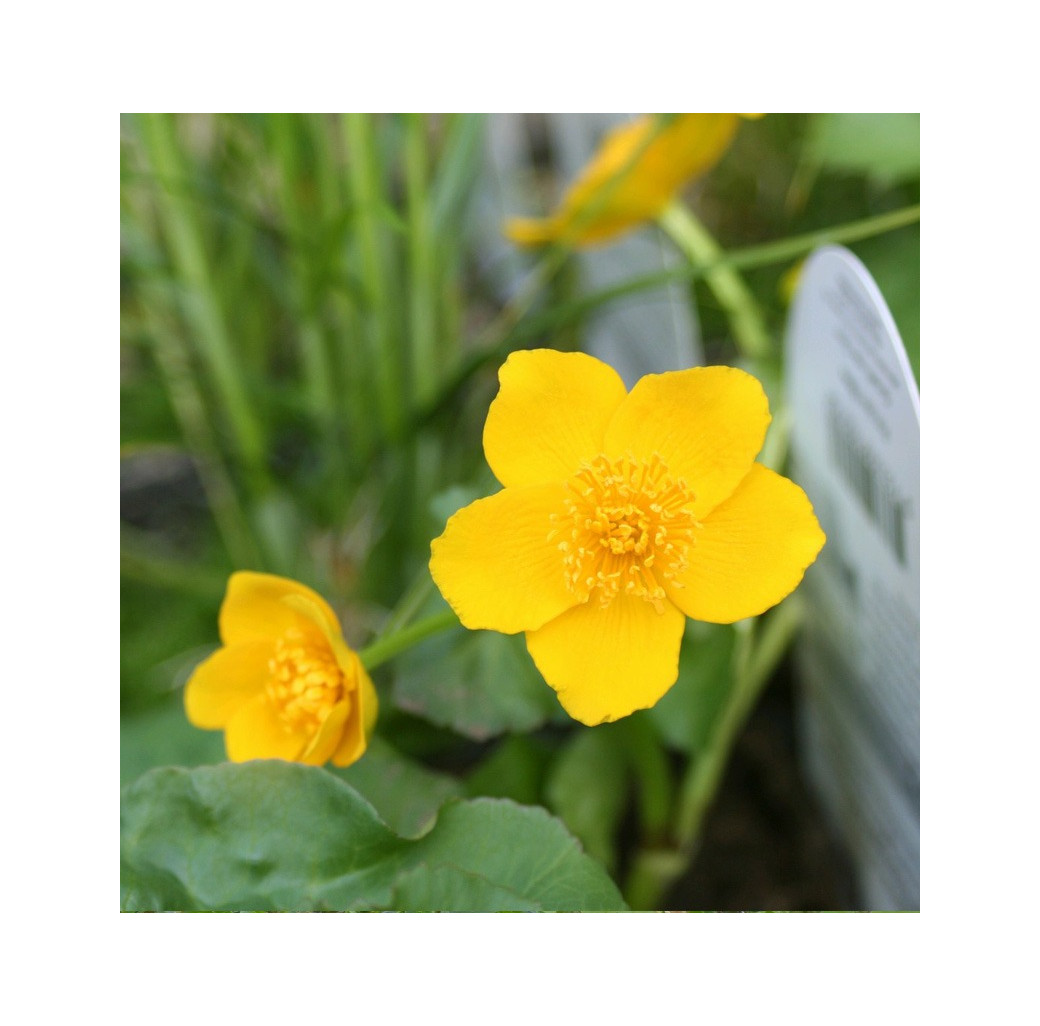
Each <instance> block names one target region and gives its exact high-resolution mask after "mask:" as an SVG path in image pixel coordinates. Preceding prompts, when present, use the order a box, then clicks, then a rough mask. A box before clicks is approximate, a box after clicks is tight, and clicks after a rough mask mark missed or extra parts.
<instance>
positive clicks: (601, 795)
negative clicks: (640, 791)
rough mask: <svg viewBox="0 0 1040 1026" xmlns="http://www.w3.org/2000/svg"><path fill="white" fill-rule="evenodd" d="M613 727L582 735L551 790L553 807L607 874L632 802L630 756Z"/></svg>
mask: <svg viewBox="0 0 1040 1026" xmlns="http://www.w3.org/2000/svg"><path fill="white" fill-rule="evenodd" d="M612 726H613V725H612V724H606V725H604V726H601V727H590V728H586V729H583V730H579V731H577V732H576V733H575V735H574V737H573V738H572V739H571V741H570V742H569V743H568V745H567V747H566V748H565V749H564V750H563V752H562V753H561V755H560V757H559V760H558V761H557V763H556V765H555V767H554V768H553V772H552V774H551V775H550V777H549V782H548V785H547V787H546V798H547V800H548V803H549V808H550V809H552V811H553V812H555V813H556V814H557V815H558V816H559V817H560V818H561V819H562V820H563V821H564V823H566V824H567V827H568V829H569V830H570V831H571V832H572V833H573V834H574V836H575V837H577V838H578V840H579V841H581V843H582V844H583V845H584V846H585V850H586V851H587V852H588V853H589V854H590V855H592V856H593V857H594V858H597V859H599V861H600V862H602V863H603V865H605V866H606V867H607V868H608V869H613V868H614V862H615V850H616V845H615V836H616V834H617V829H618V824H619V823H620V821H621V816H622V814H623V812H624V810H625V799H626V798H627V790H626V786H625V785H626V778H627V771H626V762H627V756H626V752H625V747H624V745H623V744H621V743H620V739H619V738H618V736H617V732H616V731H615V730H613V729H612Z"/></svg>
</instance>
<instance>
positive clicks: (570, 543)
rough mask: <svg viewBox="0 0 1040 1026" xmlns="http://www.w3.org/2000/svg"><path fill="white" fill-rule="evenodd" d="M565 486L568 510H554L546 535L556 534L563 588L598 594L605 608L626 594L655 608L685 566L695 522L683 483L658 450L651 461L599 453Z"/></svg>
mask: <svg viewBox="0 0 1040 1026" xmlns="http://www.w3.org/2000/svg"><path fill="white" fill-rule="evenodd" d="M567 489H568V495H567V498H566V500H565V512H564V513H563V514H554V515H553V517H552V519H553V522H554V527H553V530H552V531H551V532H550V534H549V539H550V540H554V539H555V538H560V541H559V543H558V547H559V550H560V552H561V553H562V554H563V568H564V573H565V574H566V579H567V585H568V587H569V588H570V589H571V590H572V591H575V592H583V593H584V592H587V593H588V594H589V595H590V597H591V596H592V595H594V594H596V595H597V596H598V601H599V603H600V605H601V606H603V607H606V606H609V605H610V603H611V602H612V601H613V600H614V598H615V596H617V595H619V594H624V595H632V596H638V597H640V598H643V599H645V600H646V601H647V602H650V603H651V604H652V605H653V607H654V608H655V609H656V610H657V611H658V612H660V611H661V610H662V608H663V606H662V603H663V601H664V599H665V591H664V588H663V587H662V583H661V582H662V581H669V580H673V579H674V578H675V576H676V575H677V574H681V573H682V572H683V571H684V570H685V569H686V566H687V551H688V549H689V547H690V546H691V545H693V544H694V533H695V531H696V529H697V528H698V527H699V526H700V524H699V523H698V521H697V519H696V518H695V517H694V515H693V513H692V512H691V511H690V508H689V507H690V505H691V504H692V503H693V501H694V499H695V496H694V494H693V492H692V491H691V490H690V487H689V485H688V484H687V483H686V481H685V480H684V479H682V478H679V479H677V480H675V479H673V478H672V477H671V476H670V475H669V473H668V468H667V467H666V466H665V464H664V461H663V460H662V459H661V457H660V456H659V455H658V454H657V453H654V455H653V456H652V457H651V458H650V460H649V462H647V461H645V460H637V459H635V458H633V457H632V456H631V455H625V456H622V457H620V458H619V459H613V460H612V459H609V458H608V457H607V456H605V455H600V456H597V457H596V458H595V459H594V460H591V461H587V462H585V463H583V464H582V466H581V469H580V470H579V471H578V472H577V474H575V475H574V477H572V478H571V479H570V480H569V481H568V482H567ZM673 586H675V587H678V586H679V585H678V584H676V583H675V582H674V581H673Z"/></svg>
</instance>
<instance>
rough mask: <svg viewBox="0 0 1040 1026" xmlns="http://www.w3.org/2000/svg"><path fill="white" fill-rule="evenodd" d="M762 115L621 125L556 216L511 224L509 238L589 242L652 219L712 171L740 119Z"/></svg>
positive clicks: (647, 119) (531, 242) (527, 242)
mask: <svg viewBox="0 0 1040 1026" xmlns="http://www.w3.org/2000/svg"><path fill="white" fill-rule="evenodd" d="M761 116H762V115H761V114H677V115H675V117H674V120H672V121H671V122H669V123H668V124H667V125H665V126H664V127H663V128H661V127H659V125H658V123H657V119H656V118H655V117H654V116H653V115H649V114H648V115H644V116H643V117H640V118H637V119H635V120H634V121H630V122H628V123H627V124H624V125H621V126H619V127H618V128H615V129H613V130H612V131H611V132H609V133H608V134H607V135H606V136H605V137H604V139H603V143H602V145H601V146H600V148H599V150H598V151H597V152H596V154H595V155H594V156H593V158H592V160H591V161H590V162H589V163H588V164H587V165H586V166H585V168H584V170H583V171H582V172H581V174H580V175H579V176H578V177H577V179H576V180H575V181H574V184H573V185H571V187H570V189H569V190H568V191H567V194H566V195H565V196H564V197H563V200H562V201H561V202H560V205H559V207H558V208H557V210H556V211H555V213H553V214H552V215H551V216H550V217H547V218H543V219H524V218H517V219H514V220H512V221H508V222H507V223H506V227H505V232H506V235H508V236H509V238H511V239H512V240H513V241H514V242H517V243H519V244H520V245H523V246H537V245H541V244H544V243H547V242H555V241H561V242H566V243H568V244H570V245H577V246H580V245H590V244H594V243H597V242H604V241H606V240H607V239H610V238H612V237H613V236H615V235H620V234H621V233H622V232H626V231H628V230H629V229H631V228H635V227H636V226H637V225H639V224H642V223H643V222H644V221H650V220H653V219H654V218H655V217H657V216H658V214H660V213H661V212H662V211H663V210H664V209H665V207H667V206H668V204H669V203H671V201H672V200H673V199H674V198H675V195H676V193H678V191H679V190H680V189H681V188H682V187H683V186H684V185H685V184H686V183H687V182H688V181H690V180H691V179H693V178H697V177H699V176H700V175H703V174H705V173H706V172H708V171H710V170H711V168H712V167H714V166H715V164H716V163H717V162H718V160H719V158H720V157H721V156H722V155H723V154H724V153H725V152H726V150H727V149H728V148H729V145H730V143H731V142H732V141H733V137H734V135H736V132H737V125H738V124H739V123H740V118H758V117H761ZM630 164H631V166H629V165H630Z"/></svg>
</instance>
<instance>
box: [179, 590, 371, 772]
mask: <svg viewBox="0 0 1040 1026" xmlns="http://www.w3.org/2000/svg"><path fill="white" fill-rule="evenodd" d="M219 624H220V640H221V641H222V642H223V643H224V647H223V648H220V649H218V650H217V651H216V652H214V654H213V655H211V656H210V657H209V658H208V659H207V660H205V662H203V663H202V664H201V665H199V666H198V667H197V668H196V670H195V672H194V673H193V674H192V676H191V679H190V680H189V681H188V685H187V688H186V690H185V694H184V704H185V708H186V710H187V713H188V719H189V720H191V722H192V723H193V724H194V725H195V726H196V727H204V728H207V729H210V730H220V729H222V730H223V731H224V743H225V745H226V746H227V754H228V758H229V759H231V760H232V761H233V762H244V761H246V760H247V759H285V760H287V761H290V762H305V763H309V764H310V765H313V766H321V765H323V764H324V763H326V762H328V761H329V759H331V760H332V761H333V763H335V765H337V766H349V765H350V764H351V763H352V762H356V761H357V760H358V759H360V758H361V756H362V755H363V754H364V753H365V748H366V746H367V744H368V737H369V735H370V734H371V732H372V728H373V726H374V725H375V720H376V713H377V711H378V701H377V698H376V692H375V688H374V687H373V686H372V681H371V680H370V679H369V676H368V674H367V673H366V672H365V668H364V667H363V666H362V665H361V660H360V659H359V658H358V656H357V653H356V652H354V651H353V650H352V649H350V648H348V647H347V644H346V642H345V641H344V640H343V634H342V632H341V630H340V625H339V621H338V620H337V619H336V614H335V613H333V611H332V609H331V608H330V606H329V605H328V603H327V602H326V601H325V600H324V599H323V598H322V597H321V596H320V595H318V594H317V593H316V592H314V591H312V590H311V589H310V588H308V587H306V586H305V585H302V584H299V583H297V582H296V581H291V580H288V579H287V578H285V577H275V576H274V575H273V574H257V573H250V572H246V571H243V572H239V573H234V574H232V575H231V578H230V580H229V581H228V587H227V594H226V595H225V597H224V603H223V605H222V606H221V607H220V618H219Z"/></svg>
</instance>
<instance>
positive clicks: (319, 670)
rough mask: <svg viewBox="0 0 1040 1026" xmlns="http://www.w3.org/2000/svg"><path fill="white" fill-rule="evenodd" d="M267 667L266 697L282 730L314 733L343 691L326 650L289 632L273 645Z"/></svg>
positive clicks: (338, 672) (336, 667)
mask: <svg viewBox="0 0 1040 1026" xmlns="http://www.w3.org/2000/svg"><path fill="white" fill-rule="evenodd" d="M267 666H268V670H269V671H270V674H271V675H270V677H269V678H268V680H267V693H268V695H269V696H270V698H271V701H272V704H273V706H274V708H275V709H276V711H277V712H278V716H279V717H280V719H281V720H282V723H283V726H284V728H285V730H286V731H298V730H300V729H301V728H307V729H310V730H317V728H318V727H320V726H321V723H322V721H323V720H324V719H325V716H326V715H327V714H328V711H329V710H330V709H331V708H332V707H333V706H334V705H335V704H336V702H337V701H339V700H340V697H341V695H342V694H343V690H344V677H343V671H342V670H341V669H340V667H339V664H338V663H337V662H336V660H335V658H334V657H333V655H332V652H331V651H330V650H329V648H328V646H327V645H321V644H315V643H314V642H313V641H311V640H310V639H308V638H307V637H305V636H304V634H303V633H302V632H300V631H297V630H289V631H286V632H285V633H284V634H283V635H282V636H281V637H280V638H278V640H277V641H276V642H275V648H274V655H272V656H271V658H270V659H269V660H268V664H267Z"/></svg>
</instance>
